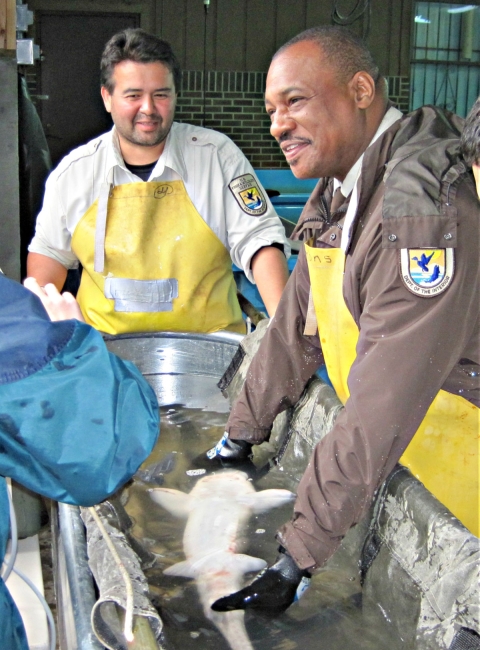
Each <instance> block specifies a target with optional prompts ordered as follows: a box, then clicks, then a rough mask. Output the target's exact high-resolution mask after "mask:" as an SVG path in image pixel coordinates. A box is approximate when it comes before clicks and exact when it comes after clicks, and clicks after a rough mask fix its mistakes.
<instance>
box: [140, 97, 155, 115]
mask: <svg viewBox="0 0 480 650" xmlns="http://www.w3.org/2000/svg"><path fill="white" fill-rule="evenodd" d="M140 110H141V112H142V113H145V114H146V115H151V114H152V113H155V102H154V101H153V97H152V96H151V95H145V96H144V97H143V99H142V106H141V109H140Z"/></svg>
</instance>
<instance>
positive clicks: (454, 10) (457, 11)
mask: <svg viewBox="0 0 480 650" xmlns="http://www.w3.org/2000/svg"><path fill="white" fill-rule="evenodd" d="M476 6H477V5H464V6H463V7H451V8H450V9H447V11H448V13H449V14H463V13H464V12H465V11H471V10H472V9H475V7H476Z"/></svg>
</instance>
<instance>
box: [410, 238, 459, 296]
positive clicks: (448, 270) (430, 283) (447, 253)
mask: <svg viewBox="0 0 480 650" xmlns="http://www.w3.org/2000/svg"><path fill="white" fill-rule="evenodd" d="M400 265H401V271H402V279H403V282H404V283H405V286H406V287H407V289H408V290H409V291H411V292H412V293H414V294H415V295H416V296H422V297H423V298H431V297H433V296H438V294H440V293H443V292H444V291H445V289H447V288H448V287H449V286H450V284H451V282H452V280H453V272H454V267H455V259H454V253H453V248H402V250H401V251H400Z"/></svg>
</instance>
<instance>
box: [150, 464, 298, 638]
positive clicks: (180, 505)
mask: <svg viewBox="0 0 480 650" xmlns="http://www.w3.org/2000/svg"><path fill="white" fill-rule="evenodd" d="M150 496H151V498H152V499H153V500H154V501H155V502H156V503H158V504H160V505H161V506H163V507H164V508H165V509H166V510H168V511H169V512H171V513H172V514H173V515H175V516H177V517H185V518H186V519H187V525H186V527H185V532H184V535H183V549H184V552H185V556H186V558H187V559H186V561H184V562H179V563H178V564H174V565H173V566H171V567H169V568H168V569H166V570H165V572H164V573H165V574H166V575H170V576H183V577H185V578H194V579H195V581H196V585H197V589H198V592H199V595H200V602H201V603H202V606H203V611H204V613H205V616H206V617H207V618H208V619H209V620H210V621H212V623H214V624H215V625H216V626H217V628H218V629H219V630H220V632H221V633H222V634H223V636H224V637H225V639H226V640H227V641H228V643H229V645H230V647H231V648H232V650H253V647H252V644H251V643H250V639H249V638H248V634H247V631H246V629H245V622H244V611H243V610H236V611H232V612H214V611H213V610H212V609H211V608H210V605H211V604H212V603H213V602H214V601H215V600H217V598H220V597H221V596H226V595H228V594H231V593H233V592H235V591H238V590H239V589H241V588H242V587H243V574H244V573H248V572H249V571H260V570H261V569H263V568H265V566H266V564H267V563H266V562H265V561H264V560H262V559H260V558H256V557H251V556H249V555H243V554H240V553H237V551H238V550H240V547H241V546H242V541H243V539H242V538H243V536H242V531H243V529H244V526H245V525H246V523H247V521H248V519H249V517H250V515H251V514H252V513H255V514H258V513H261V512H265V511H266V510H269V509H270V508H275V507H278V506H281V505H283V504H285V503H287V502H288V501H291V500H292V499H294V498H295V495H294V494H293V493H292V492H289V491H288V490H275V489H272V490H262V491H261V492H255V489H254V487H253V486H252V484H251V482H250V481H249V480H248V479H247V476H246V475H245V474H244V473H243V472H239V471H237V470H225V471H223V472H219V473H217V474H211V475H208V476H205V477H203V478H201V479H200V480H199V481H198V482H197V483H196V485H195V487H194V488H193V489H192V491H191V492H190V493H189V494H186V493H185V492H180V491H179V490H171V489H168V488H157V489H152V490H150Z"/></svg>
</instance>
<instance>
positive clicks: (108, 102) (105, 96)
mask: <svg viewBox="0 0 480 650" xmlns="http://www.w3.org/2000/svg"><path fill="white" fill-rule="evenodd" d="M100 94H101V95H102V99H103V103H104V104H105V110H106V111H107V112H108V113H111V112H112V111H111V109H112V96H111V95H110V93H109V92H108V90H107V88H106V87H105V86H102V87H101V88H100Z"/></svg>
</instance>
